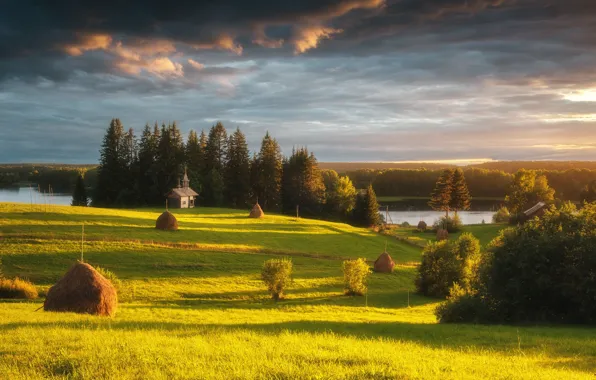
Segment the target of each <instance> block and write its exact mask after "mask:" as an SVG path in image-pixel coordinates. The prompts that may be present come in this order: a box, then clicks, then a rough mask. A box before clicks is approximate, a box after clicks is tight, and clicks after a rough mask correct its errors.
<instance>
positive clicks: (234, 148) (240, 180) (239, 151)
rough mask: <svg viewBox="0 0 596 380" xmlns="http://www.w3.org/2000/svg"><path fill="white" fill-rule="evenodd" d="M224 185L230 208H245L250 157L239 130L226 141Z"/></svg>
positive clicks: (248, 190) (248, 192) (248, 193)
mask: <svg viewBox="0 0 596 380" xmlns="http://www.w3.org/2000/svg"><path fill="white" fill-rule="evenodd" d="M224 183H225V196H226V202H227V203H228V204H229V205H231V206H232V207H244V206H246V205H247V203H248V200H249V196H250V156H249V152H248V144H247V143H246V137H245V136H244V134H243V133H242V132H241V131H240V128H237V129H236V131H235V132H234V133H233V134H232V135H231V136H230V138H229V141H228V153H227V156H226V166H225V176H224Z"/></svg>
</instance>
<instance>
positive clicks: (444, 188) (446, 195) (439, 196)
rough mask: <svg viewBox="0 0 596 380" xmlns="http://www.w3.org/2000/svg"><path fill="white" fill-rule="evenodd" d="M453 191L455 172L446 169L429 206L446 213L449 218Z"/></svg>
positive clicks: (437, 183)
mask: <svg viewBox="0 0 596 380" xmlns="http://www.w3.org/2000/svg"><path fill="white" fill-rule="evenodd" d="M452 190H453V170H451V169H445V170H443V172H442V173H441V175H440V176H439V179H438V180H437V182H436V184H435V188H434V190H433V192H432V193H431V195H430V202H428V204H429V206H430V207H432V209H433V210H436V211H445V215H446V216H449V210H450V205H451V193H452Z"/></svg>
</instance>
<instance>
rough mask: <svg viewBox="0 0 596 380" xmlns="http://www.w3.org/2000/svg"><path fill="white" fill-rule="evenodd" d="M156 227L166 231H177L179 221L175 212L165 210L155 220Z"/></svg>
mask: <svg viewBox="0 0 596 380" xmlns="http://www.w3.org/2000/svg"><path fill="white" fill-rule="evenodd" d="M155 228H157V229H158V230H164V231H177V230H178V221H177V220H176V217H175V216H174V214H172V213H171V212H169V211H164V212H163V213H162V214H161V215H160V216H159V217H158V218H157V220H156V221H155Z"/></svg>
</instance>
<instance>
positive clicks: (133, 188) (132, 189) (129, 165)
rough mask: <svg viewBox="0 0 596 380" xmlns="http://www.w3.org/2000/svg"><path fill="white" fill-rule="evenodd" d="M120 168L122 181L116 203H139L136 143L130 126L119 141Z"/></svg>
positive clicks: (129, 204)
mask: <svg viewBox="0 0 596 380" xmlns="http://www.w3.org/2000/svg"><path fill="white" fill-rule="evenodd" d="M120 151H121V152H122V170H123V174H124V181H123V183H122V186H121V188H120V191H119V192H118V197H117V198H116V203H117V204H118V205H120V206H131V205H137V204H139V203H141V201H142V200H141V194H140V192H141V191H140V189H139V187H138V182H137V181H136V179H137V178H138V177H139V165H138V164H139V163H138V143H137V140H136V137H135V133H134V130H133V129H132V128H130V129H129V130H128V132H126V133H125V134H124V136H123V138H122V141H121V147H120Z"/></svg>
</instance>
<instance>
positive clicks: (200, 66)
mask: <svg viewBox="0 0 596 380" xmlns="http://www.w3.org/2000/svg"><path fill="white" fill-rule="evenodd" d="M188 64H189V65H190V66H191V67H192V68H194V69H195V70H203V69H204V68H205V65H203V64H202V63H200V62H197V61H195V60H194V59H191V58H189V59H188Z"/></svg>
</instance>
